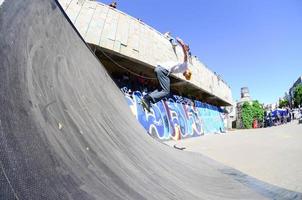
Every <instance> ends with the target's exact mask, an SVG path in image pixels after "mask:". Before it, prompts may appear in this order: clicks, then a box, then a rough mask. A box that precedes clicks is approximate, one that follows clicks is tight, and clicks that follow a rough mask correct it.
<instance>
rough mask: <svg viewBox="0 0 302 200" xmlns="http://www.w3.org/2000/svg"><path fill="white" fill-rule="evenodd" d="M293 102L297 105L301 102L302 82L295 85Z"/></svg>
mask: <svg viewBox="0 0 302 200" xmlns="http://www.w3.org/2000/svg"><path fill="white" fill-rule="evenodd" d="M294 102H295V105H296V106H297V107H298V106H299V105H301V104H302V84H299V85H298V86H296V87H295V90H294Z"/></svg>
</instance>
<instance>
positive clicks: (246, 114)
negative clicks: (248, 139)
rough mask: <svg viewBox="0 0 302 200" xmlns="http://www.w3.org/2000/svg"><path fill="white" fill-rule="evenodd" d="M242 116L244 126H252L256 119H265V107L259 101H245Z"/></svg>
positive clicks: (259, 120)
mask: <svg viewBox="0 0 302 200" xmlns="http://www.w3.org/2000/svg"><path fill="white" fill-rule="evenodd" d="M241 116H242V124H243V128H252V125H253V121H254V120H255V119H256V120H258V122H261V121H262V120H263V117H264V109H263V107H262V105H261V104H260V103H259V102H258V101H253V102H252V103H249V102H244V103H243V105H242V108H241Z"/></svg>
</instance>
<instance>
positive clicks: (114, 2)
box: [109, 1, 117, 8]
mask: <svg viewBox="0 0 302 200" xmlns="http://www.w3.org/2000/svg"><path fill="white" fill-rule="evenodd" d="M109 6H110V7H111V8H116V7H117V3H116V1H113V2H112V3H111V4H109Z"/></svg>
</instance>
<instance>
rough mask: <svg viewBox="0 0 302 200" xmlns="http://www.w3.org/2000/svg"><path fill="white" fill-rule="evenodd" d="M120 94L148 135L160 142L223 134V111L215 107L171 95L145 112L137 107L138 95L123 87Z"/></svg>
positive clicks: (139, 96)
mask: <svg viewBox="0 0 302 200" xmlns="http://www.w3.org/2000/svg"><path fill="white" fill-rule="evenodd" d="M122 91H123V92H124V94H125V97H126V99H127V103H128V105H129V107H130V109H131V111H132V113H133V114H134V115H135V117H136V119H137V120H138V121H139V122H140V124H141V125H142V126H143V127H144V128H145V129H146V131H147V132H148V133H149V134H150V135H152V136H155V137H158V138H159V139H161V140H170V139H174V140H179V139H182V138H188V137H196V136H200V135H204V134H209V133H221V132H224V123H223V112H222V110H221V109H220V108H218V107H216V106H213V105H209V104H206V103H202V102H200V101H192V100H190V99H188V98H184V97H181V96H176V95H173V97H170V98H168V99H167V98H166V99H164V100H162V101H159V102H157V103H156V104H152V108H151V112H150V113H148V112H147V111H145V110H144V109H143V108H142V106H141V104H140V101H141V98H142V96H143V95H142V93H141V92H139V91H135V92H132V93H131V94H129V93H128V92H127V91H128V90H127V89H126V88H123V89H122Z"/></svg>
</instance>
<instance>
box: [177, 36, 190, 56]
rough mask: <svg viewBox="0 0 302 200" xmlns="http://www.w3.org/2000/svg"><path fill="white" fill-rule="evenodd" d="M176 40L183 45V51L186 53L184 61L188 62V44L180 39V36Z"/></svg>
mask: <svg viewBox="0 0 302 200" xmlns="http://www.w3.org/2000/svg"><path fill="white" fill-rule="evenodd" d="M176 41H177V42H178V43H179V45H180V46H181V48H182V50H183V53H184V62H188V46H187V45H186V44H185V43H184V42H183V41H182V39H180V38H179V37H177V38H176Z"/></svg>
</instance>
